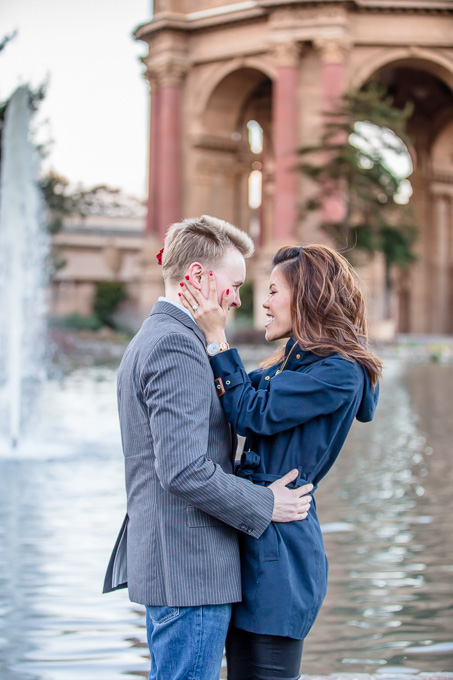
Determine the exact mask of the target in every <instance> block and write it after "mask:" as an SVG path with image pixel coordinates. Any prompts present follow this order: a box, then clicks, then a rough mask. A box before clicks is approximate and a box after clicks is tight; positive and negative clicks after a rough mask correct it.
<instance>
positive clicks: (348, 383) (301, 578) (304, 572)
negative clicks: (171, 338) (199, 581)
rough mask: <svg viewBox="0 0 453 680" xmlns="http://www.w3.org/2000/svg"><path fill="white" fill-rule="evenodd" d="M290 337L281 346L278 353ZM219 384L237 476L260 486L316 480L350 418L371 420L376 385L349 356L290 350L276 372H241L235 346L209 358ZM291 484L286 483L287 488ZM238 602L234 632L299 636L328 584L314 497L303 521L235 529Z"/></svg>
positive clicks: (329, 461)
mask: <svg viewBox="0 0 453 680" xmlns="http://www.w3.org/2000/svg"><path fill="white" fill-rule="evenodd" d="M293 345H294V340H292V339H291V340H289V342H288V344H287V346H286V356H288V353H289V352H290V351H291V349H292V347H293ZM211 366H212V369H213V372H214V377H215V378H221V379H222V382H223V386H224V389H225V394H224V395H223V396H222V404H223V407H224V409H225V412H226V414H227V417H228V419H229V421H230V423H231V424H232V425H233V426H234V427H235V428H236V430H237V432H238V433H239V434H241V435H243V436H245V437H246V441H245V446H244V453H243V454H242V458H241V462H240V464H239V465H238V466H237V469H236V474H238V475H240V476H242V477H248V478H249V479H250V480H251V481H253V482H254V483H256V484H269V483H270V482H272V481H274V480H275V479H278V478H279V477H281V476H282V475H283V474H285V473H287V472H289V471H290V470H292V469H293V468H298V470H299V477H298V478H297V480H296V481H295V483H293V486H301V485H303V484H305V483H307V482H311V483H312V484H314V485H315V489H316V487H317V485H318V484H319V482H320V481H321V479H322V478H323V477H324V476H325V475H326V474H327V472H328V471H329V470H330V468H331V467H332V465H333V463H334V462H335V460H336V458H337V456H338V454H339V453H340V450H341V447H342V446H343V443H344V441H345V439H346V436H347V434H348V432H349V429H350V427H351V425H352V422H353V421H354V418H357V419H358V420H360V421H362V422H367V421H369V420H371V419H372V418H373V414H374V411H375V408H376V404H377V399H378V388H376V389H375V390H373V388H372V386H371V383H370V380H369V377H368V374H367V373H366V371H365V370H364V369H363V368H362V367H361V366H360V364H358V363H357V362H354V361H348V360H346V359H344V358H343V357H341V356H340V355H338V354H334V355H331V356H329V357H320V356H318V355H316V354H313V353H312V352H306V351H303V350H301V349H300V348H299V347H295V348H294V350H293V351H292V352H291V355H290V357H289V359H288V362H287V364H286V366H285V368H284V370H283V371H281V372H279V371H278V369H279V366H278V365H274V366H272V367H271V368H268V369H266V370H263V369H259V370H256V371H253V372H252V373H250V375H247V373H246V371H245V369H244V366H243V364H242V361H241V359H240V357H239V354H238V352H237V350H235V349H231V350H229V351H226V352H221V353H220V354H218V355H217V356H215V357H213V358H212V359H211ZM290 486H291V485H290ZM241 563H242V602H241V603H239V604H236V605H234V610H233V623H234V624H235V625H236V626H237V627H238V628H241V629H243V630H247V631H250V632H253V633H261V634H267V635H282V636H286V637H291V638H297V639H303V638H304V637H305V636H306V635H307V633H308V631H309V630H310V628H311V626H312V625H313V623H314V620H315V618H316V616H317V614H318V612H319V609H320V607H321V604H322V601H323V599H324V596H325V593H326V587H327V559H326V556H325V552H324V544H323V540H322V534H321V528H320V525H319V521H318V517H317V514H316V503H315V500H313V503H312V504H311V509H310V512H309V515H308V517H307V519H305V520H302V521H299V522H291V523H274V522H271V524H270V525H269V527H268V528H267V529H266V531H265V532H264V533H263V534H262V536H261V537H260V538H259V539H255V538H253V537H249V536H247V535H246V534H241Z"/></svg>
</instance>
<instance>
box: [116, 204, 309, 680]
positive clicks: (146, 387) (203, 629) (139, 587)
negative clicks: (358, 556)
mask: <svg viewBox="0 0 453 680" xmlns="http://www.w3.org/2000/svg"><path fill="white" fill-rule="evenodd" d="M252 253H253V242H252V241H251V239H250V238H249V237H248V236H247V234H245V233H244V232H242V231H240V230H239V229H237V228H236V227H234V226H232V225H231V224H229V223H227V222H223V221H221V220H217V219H215V218H213V217H208V216H206V215H204V216H203V217H201V218H196V219H188V220H184V221H183V222H181V223H177V224H174V225H173V226H172V227H171V228H170V230H169V232H168V234H167V237H166V239H165V244H164V250H163V254H162V268H163V276H164V280H165V297H163V298H159V301H158V302H157V303H156V304H155V306H154V308H153V310H152V312H151V315H150V317H149V318H148V319H147V320H146V321H145V322H144V324H143V326H142V328H141V329H140V331H139V332H138V334H137V335H136V336H135V338H134V339H133V340H132V342H131V343H130V345H129V346H128V348H127V350H126V352H125V354H124V357H123V360H122V362H121V366H120V369H119V373H118V404H119V416H120V424H121V436H122V443H123V452H124V456H125V466H126V490H127V512H128V517H127V520H126V522H125V524H124V525H123V529H122V532H121V534H120V537H119V539H118V542H117V545H116V546H115V549H114V554H113V555H112V560H111V563H110V565H109V570H108V572H107V577H106V584H105V589H104V592H107V591H109V590H112V589H114V588H115V587H121V586H124V585H125V583H124V581H125V578H126V577H125V576H123V575H122V572H124V568H123V569H122V567H124V564H122V563H121V546H122V545H123V546H124V544H125V542H127V587H128V588H129V597H130V599H131V600H132V601H133V602H138V603H141V604H143V605H145V606H146V626H147V634H148V644H149V648H150V654H151V671H150V675H149V678H150V679H151V680H183V679H188V678H193V679H194V680H218V677H219V672H220V665H221V659H222V651H223V646H224V641H225V637H226V633H227V629H228V623H229V619H230V615H231V603H233V602H238V601H240V600H241V581H240V563H239V549H238V533H237V532H238V531H243V532H246V533H247V534H249V535H251V536H255V537H256V538H258V537H259V536H260V535H261V534H262V533H263V531H264V530H265V529H266V527H267V526H268V525H269V523H270V522H271V521H272V520H273V521H278V522H288V521H294V520H301V519H304V518H305V517H306V514H307V511H308V508H309V503H310V498H307V497H306V498H302V496H303V495H304V494H306V493H308V492H309V491H310V490H311V488H312V487H311V485H307V486H306V487H301V488H299V489H292V490H290V489H288V488H287V487H286V485H287V484H289V483H290V482H291V481H292V480H293V479H294V478H295V477H296V476H297V470H296V471H290V472H289V473H288V474H287V475H285V476H284V477H283V478H282V479H281V480H278V481H277V482H274V483H273V484H271V485H270V486H268V487H264V486H259V485H254V484H252V483H251V482H250V481H248V480H245V479H242V478H239V477H236V476H234V475H233V474H231V473H232V471H233V461H234V454H235V449H236V436H235V434H234V433H232V432H231V429H230V426H229V424H228V422H227V420H226V418H225V416H224V413H223V410H222V406H221V403H220V399H219V398H218V394H217V390H216V386H215V384H214V378H213V374H212V371H211V368H210V365H209V356H208V352H209V353H210V354H211V355H213V354H215V353H216V352H218V351H222V350H223V349H226V347H222V346H219V344H218V343H211V344H210V345H209V346H208V348H206V343H205V339H204V336H203V334H202V333H201V331H200V330H199V328H198V327H197V325H196V323H195V322H194V320H193V318H192V316H191V315H190V314H189V313H188V312H187V310H186V309H185V308H184V307H183V306H182V305H181V304H179V302H178V299H179V298H178V292H179V291H180V290H181V288H180V285H181V281H183V280H184V277H185V278H186V279H187V280H188V281H190V283H191V284H192V286H194V287H195V288H197V289H198V290H200V291H201V292H202V294H204V295H205V297H208V289H209V275H210V272H211V271H212V272H213V275H214V276H215V279H216V285H217V290H218V291H219V299H220V298H221V297H222V294H223V292H224V291H226V292H227V294H228V295H229V301H230V302H229V306H230V307H239V306H240V304H241V301H240V293H239V290H240V287H241V285H242V284H243V282H244V279H245V260H244V258H245V257H249V256H250V255H251V254H252Z"/></svg>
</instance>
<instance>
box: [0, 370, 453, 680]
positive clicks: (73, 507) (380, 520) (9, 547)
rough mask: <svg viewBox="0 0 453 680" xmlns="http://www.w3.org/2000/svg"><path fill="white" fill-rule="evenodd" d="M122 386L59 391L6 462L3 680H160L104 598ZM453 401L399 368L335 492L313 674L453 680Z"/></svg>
mask: <svg viewBox="0 0 453 680" xmlns="http://www.w3.org/2000/svg"><path fill="white" fill-rule="evenodd" d="M115 379H116V376H115V372H114V371H113V370H112V369H109V368H105V367H98V368H89V369H78V370H76V371H74V372H73V373H72V374H70V375H68V376H66V377H64V376H63V377H61V378H60V379H59V380H58V381H57V380H54V381H51V382H50V383H49V384H48V386H47V388H46V390H47V391H46V398H45V400H43V404H42V409H41V413H40V416H39V428H38V429H37V431H36V435H34V438H30V439H28V440H25V441H24V442H23V445H22V448H21V449H20V450H19V451H18V452H16V453H15V454H14V455H11V454H10V453H9V454H5V452H4V453H3V454H1V453H0V677H1V679H2V680H62V679H63V678H64V680H80V678H89V679H90V680H91V679H92V678H93V679H94V678H95V679H96V680H107V679H108V680H120V679H123V680H124V678H127V677H130V678H133V677H137V676H140V677H146V675H147V669H148V660H147V647H146V630H145V620H144V616H143V611H142V609H141V608H140V607H139V606H138V605H133V604H131V603H129V601H128V600H127V595H126V593H125V592H124V591H123V592H117V593H113V594H111V595H108V596H102V595H101V588H102V581H103V576H104V569H105V566H106V563H107V560H108V557H109V554H110V550H111V548H112V546H113V543H114V540H115V538H116V534H117V531H118V529H119V527H120V525H121V522H122V518H123V514H124V511H125V494H124V475H123V461H122V454H121V450H120V438H119V429H118V424H117V414H116V402H115ZM452 386H453V367H450V366H442V367H440V366H436V365H429V366H424V365H421V364H420V365H407V366H404V365H402V364H394V365H392V366H390V369H389V370H388V372H387V377H386V379H385V380H384V382H383V385H382V391H381V404H380V408H379V410H378V413H377V417H376V420H375V422H374V423H372V424H370V425H365V426H364V425H360V424H356V425H355V426H354V428H353V431H352V432H351V435H350V437H349V438H348V441H347V443H346V445H345V448H344V450H343V451H342V453H341V454H340V457H339V460H338V462H337V463H336V465H335V467H334V469H333V471H332V472H331V473H330V474H329V475H328V477H327V478H326V479H325V480H324V481H323V482H322V483H321V485H320V488H319V489H318V491H317V494H316V497H317V507H318V511H319V515H320V520H321V522H322V525H323V532H324V541H325V544H326V551H327V554H328V557H329V561H330V574H329V588H328V594H327V597H326V600H325V603H324V606H323V608H322V610H321V614H320V616H319V618H318V620H317V621H316V623H315V626H314V628H313V630H312V631H311V633H310V635H309V637H308V638H307V640H306V642H305V647H304V659H303V666H302V670H303V672H304V673H308V674H311V675H326V674H329V673H342V672H351V673H354V674H357V673H374V672H382V673H383V674H385V675H397V674H399V673H404V674H407V675H410V674H411V673H416V672H419V671H432V670H438V671H449V670H453V661H452V659H453V643H452V642H451V631H452V629H453V624H452V605H451V575H452V572H453V559H452V554H451V550H452V546H451V516H452V512H453V496H452V494H451V480H452V478H453V475H452V465H453V461H452V458H451V455H450V448H451V441H452V440H453V436H452V435H453V424H452V422H451V417H450V405H451V402H452V399H451V393H452V389H453V388H452ZM0 448H1V447H0ZM422 490H423V493H422Z"/></svg>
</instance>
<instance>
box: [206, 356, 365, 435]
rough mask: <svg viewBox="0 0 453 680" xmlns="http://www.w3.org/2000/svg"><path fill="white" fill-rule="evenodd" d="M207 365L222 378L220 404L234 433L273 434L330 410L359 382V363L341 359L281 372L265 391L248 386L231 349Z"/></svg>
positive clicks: (355, 390)
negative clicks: (222, 388)
mask: <svg viewBox="0 0 453 680" xmlns="http://www.w3.org/2000/svg"><path fill="white" fill-rule="evenodd" d="M211 367H212V369H213V371H214V377H215V378H221V379H222V383H223V386H224V389H225V393H224V395H223V396H222V404H223V407H224V409H225V412H226V414H227V416H228V419H229V421H230V422H231V423H232V425H233V426H234V427H235V428H236V430H237V431H238V433H239V434H246V431H247V430H249V431H250V430H251V431H252V432H254V433H256V434H262V435H272V434H275V433H277V432H282V431H284V430H287V429H289V428H291V427H295V426H297V425H301V424H303V423H305V422H307V421H309V420H311V419H312V418H316V417H317V416H321V415H326V414H328V413H333V412H334V411H336V410H337V409H339V408H340V407H341V406H343V405H344V404H345V403H346V402H348V401H350V400H351V399H352V398H353V396H354V395H355V394H356V392H357V390H358V389H360V388H361V386H362V385H363V373H362V370H361V368H360V366H358V364H355V363H353V362H350V361H346V360H345V359H342V358H340V357H327V358H326V359H322V360H320V361H319V362H316V363H315V364H312V365H311V366H310V369H309V371H306V372H298V371H292V370H287V371H282V372H281V373H279V374H278V375H275V376H274V377H272V378H270V380H269V387H268V388H267V389H259V388H258V389H255V388H254V387H253V385H252V383H251V381H250V378H249V377H248V375H247V373H246V371H245V369H244V366H243V364H242V361H241V358H240V356H239V354H238V352H237V350H236V349H231V350H229V351H227V352H222V353H221V354H217V355H216V356H215V357H212V359H211Z"/></svg>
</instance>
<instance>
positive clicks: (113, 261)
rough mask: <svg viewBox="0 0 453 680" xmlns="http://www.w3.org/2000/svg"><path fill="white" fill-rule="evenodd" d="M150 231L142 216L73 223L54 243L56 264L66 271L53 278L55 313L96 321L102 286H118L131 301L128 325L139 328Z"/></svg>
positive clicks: (74, 219)
mask: <svg viewBox="0 0 453 680" xmlns="http://www.w3.org/2000/svg"><path fill="white" fill-rule="evenodd" d="M144 226H145V220H144V218H143V216H140V215H128V216H124V215H117V216H114V215H90V216H87V217H85V218H83V219H82V218H81V217H80V216H73V217H70V218H67V219H66V220H65V222H64V226H63V229H62V230H61V231H59V232H58V233H57V234H55V235H54V236H53V237H52V244H53V250H54V253H55V256H56V259H57V261H60V262H61V263H63V266H62V267H61V268H59V269H57V271H56V273H55V274H54V275H53V277H52V283H51V286H50V290H49V306H50V313H51V314H52V315H53V316H55V317H61V316H67V315H71V314H80V315H82V316H90V315H91V314H92V313H93V301H94V296H95V291H96V284H97V282H98V281H115V280H118V281H122V282H123V283H124V284H125V286H126V289H127V295H128V299H127V301H126V302H125V303H124V304H123V305H122V311H121V313H122V320H123V322H124V325H125V326H126V327H130V328H133V329H135V328H138V327H139V325H140V320H141V313H140V311H139V310H140V308H141V290H142V283H141V272H142V269H143V265H142V257H143V250H144V243H143V233H144Z"/></svg>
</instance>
